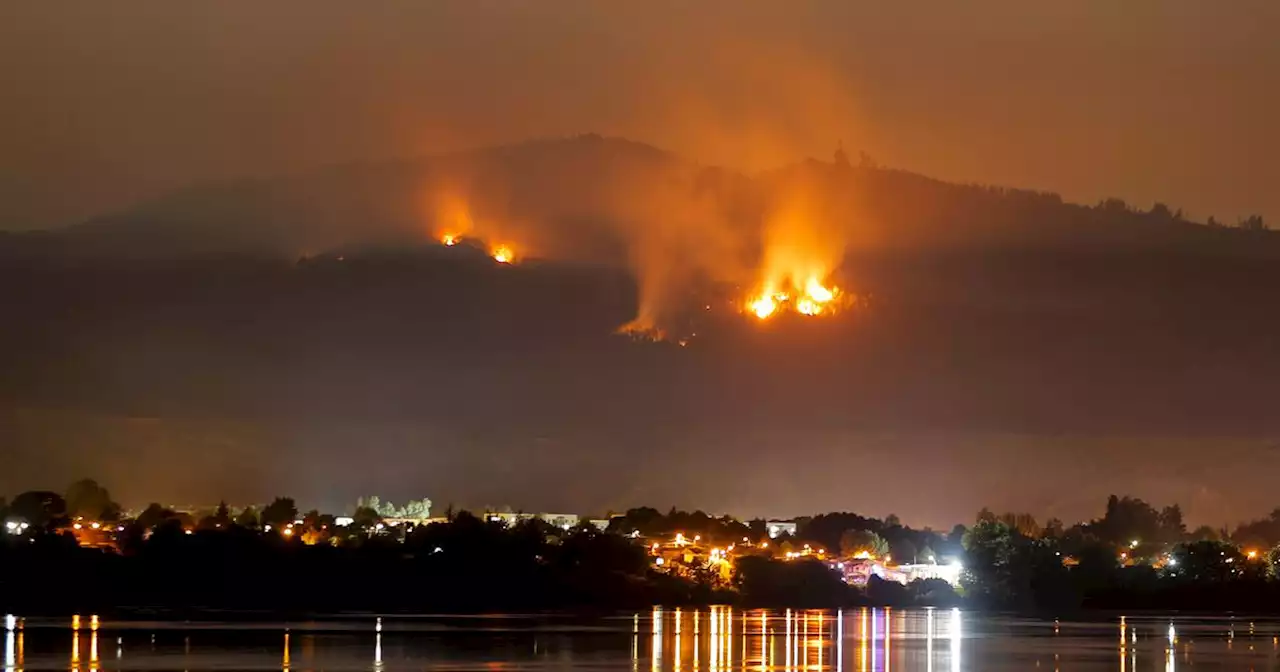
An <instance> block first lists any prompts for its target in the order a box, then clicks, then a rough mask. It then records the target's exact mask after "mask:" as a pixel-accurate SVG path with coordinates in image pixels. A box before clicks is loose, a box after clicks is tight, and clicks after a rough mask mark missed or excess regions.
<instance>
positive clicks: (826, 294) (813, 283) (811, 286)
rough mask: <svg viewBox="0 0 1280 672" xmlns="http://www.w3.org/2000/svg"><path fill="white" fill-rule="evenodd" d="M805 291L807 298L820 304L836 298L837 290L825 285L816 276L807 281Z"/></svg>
mask: <svg viewBox="0 0 1280 672" xmlns="http://www.w3.org/2000/svg"><path fill="white" fill-rule="evenodd" d="M804 293H805V296H806V297H807V298H809V299H811V300H812V301H814V302H815V303H818V304H823V303H827V302H828V301H830V300H832V299H834V298H836V290H834V289H827V288H826V287H823V286H822V283H820V282H818V280H817V279H816V278H809V282H807V283H805V286H804Z"/></svg>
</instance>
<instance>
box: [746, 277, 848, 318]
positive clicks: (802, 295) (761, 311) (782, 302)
mask: <svg viewBox="0 0 1280 672" xmlns="http://www.w3.org/2000/svg"><path fill="white" fill-rule="evenodd" d="M791 289H792V292H794V294H795V295H796V296H797V297H798V298H796V299H795V300H794V301H792V300H791V296H792V292H787V291H777V290H775V289H772V288H770V287H766V288H765V289H764V290H762V291H761V292H760V293H758V294H756V295H755V297H754V298H752V299H750V300H748V301H747V310H748V312H750V313H751V314H752V315H755V316H756V319H760V320H766V319H768V318H770V317H772V316H773V315H775V314H776V313H777V312H778V311H779V310H780V309H786V308H789V309H791V310H794V311H795V312H797V313H799V314H801V315H808V316H814V315H825V314H830V313H833V312H835V308H836V303H837V302H836V299H837V298H838V297H839V296H840V289H839V288H837V287H835V286H830V287H828V286H827V285H824V284H822V282H821V281H820V280H818V279H817V278H816V277H811V278H809V279H808V280H806V281H805V283H804V286H803V287H792V288H791Z"/></svg>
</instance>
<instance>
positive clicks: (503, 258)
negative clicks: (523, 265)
mask: <svg viewBox="0 0 1280 672" xmlns="http://www.w3.org/2000/svg"><path fill="white" fill-rule="evenodd" d="M489 254H490V256H492V257H493V260H494V261H496V262H498V263H499V264H510V263H511V262H513V261H515V259H516V253H515V251H514V250H512V249H511V246H510V245H495V246H494V248H493V251H492V252H490V253H489Z"/></svg>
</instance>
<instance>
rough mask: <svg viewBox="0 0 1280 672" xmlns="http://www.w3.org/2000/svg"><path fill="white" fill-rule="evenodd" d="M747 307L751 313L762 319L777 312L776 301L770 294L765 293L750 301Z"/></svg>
mask: <svg viewBox="0 0 1280 672" xmlns="http://www.w3.org/2000/svg"><path fill="white" fill-rule="evenodd" d="M748 308H750V309H751V312H752V313H755V316H756V317H758V318H760V319H762V320H763V319H767V318H768V317H769V316H770V315H773V314H774V313H776V312H778V302H777V301H775V300H774V298H773V297H772V296H769V295H768V294H766V295H764V296H761V297H760V298H758V299H756V300H755V301H752V302H751V303H750V304H749V305H748Z"/></svg>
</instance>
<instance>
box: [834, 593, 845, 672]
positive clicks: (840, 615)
mask: <svg viewBox="0 0 1280 672" xmlns="http://www.w3.org/2000/svg"><path fill="white" fill-rule="evenodd" d="M843 669H844V609H841V610H840V611H837V612H836V672H841V670H843Z"/></svg>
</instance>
